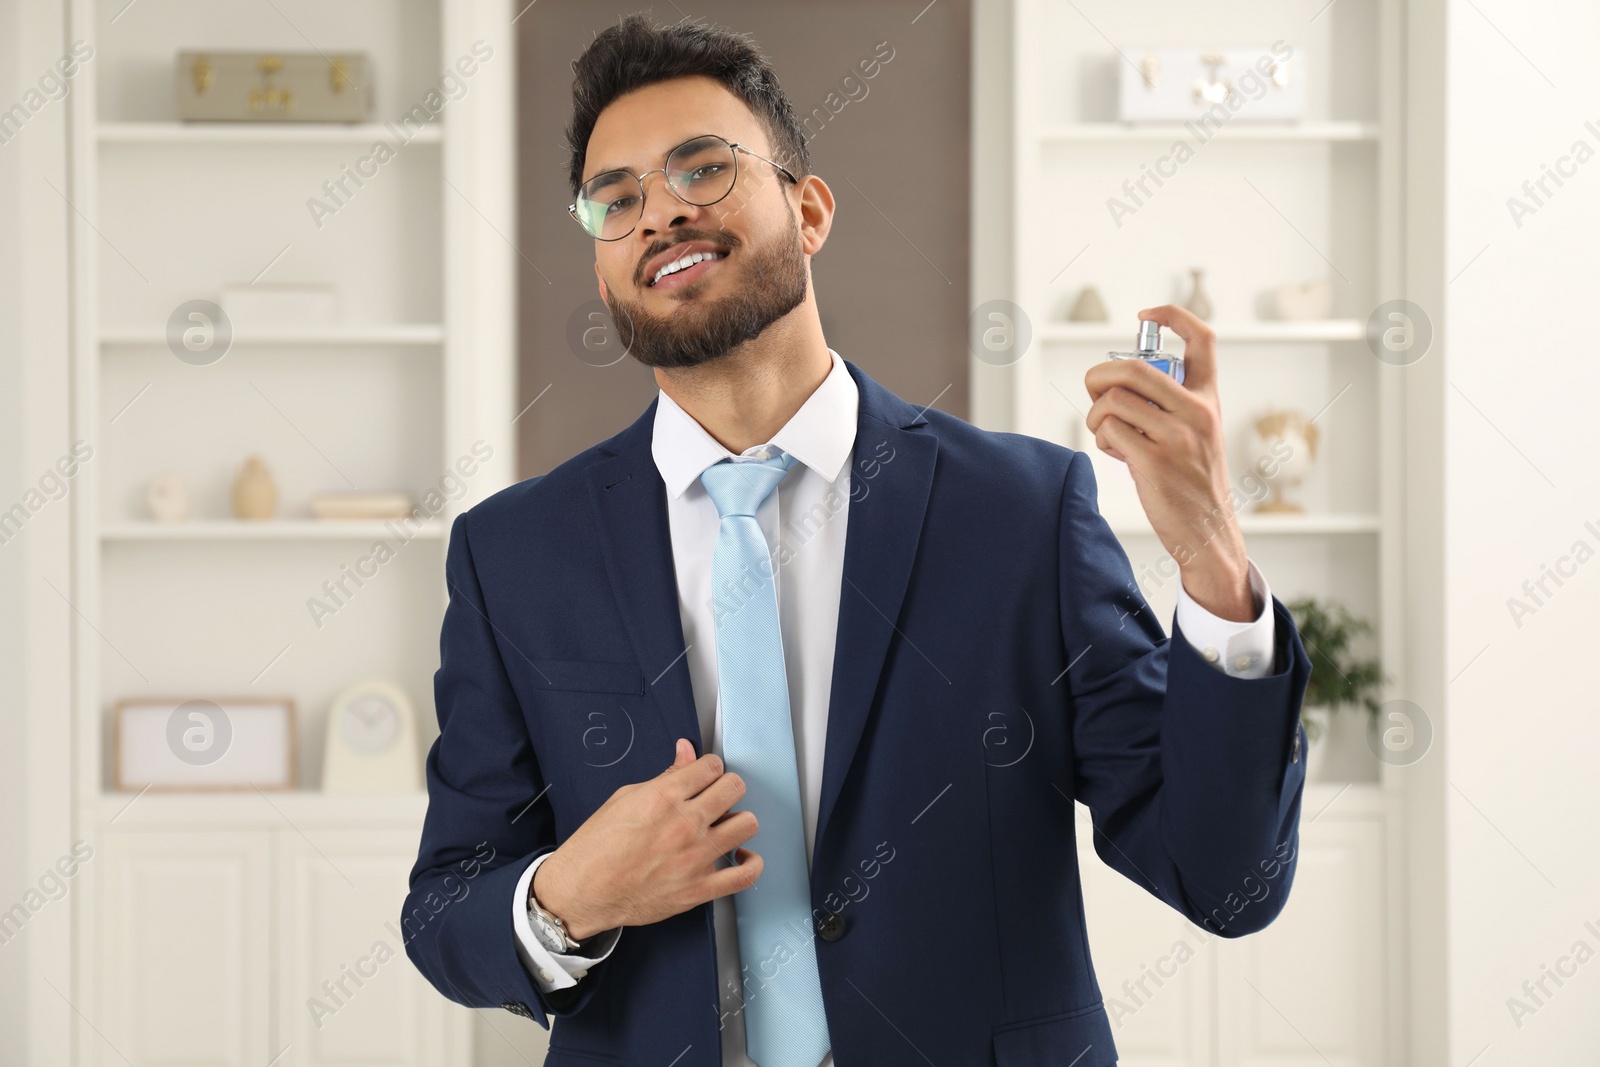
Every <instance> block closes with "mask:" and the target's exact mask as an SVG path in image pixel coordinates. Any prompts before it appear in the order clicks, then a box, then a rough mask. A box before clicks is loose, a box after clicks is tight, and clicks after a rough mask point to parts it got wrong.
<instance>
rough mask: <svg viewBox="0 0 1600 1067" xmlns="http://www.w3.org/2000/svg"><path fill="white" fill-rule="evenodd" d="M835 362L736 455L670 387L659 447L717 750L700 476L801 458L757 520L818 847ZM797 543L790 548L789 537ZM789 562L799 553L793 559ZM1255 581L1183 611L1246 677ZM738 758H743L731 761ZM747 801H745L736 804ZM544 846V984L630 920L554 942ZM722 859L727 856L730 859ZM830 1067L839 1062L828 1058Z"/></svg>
mask: <svg viewBox="0 0 1600 1067" xmlns="http://www.w3.org/2000/svg"><path fill="white" fill-rule="evenodd" d="M828 353H829V355H830V356H832V358H833V368H832V370H831V371H830V372H829V373H828V376H827V377H826V378H824V379H823V381H822V384H821V385H819V386H818V387H817V388H816V390H815V391H814V392H813V393H812V394H811V396H809V397H808V398H807V399H806V401H805V403H804V404H802V405H801V406H800V410H798V411H796V412H795V413H794V416H793V417H792V418H791V419H790V420H789V421H788V422H786V423H785V424H784V426H783V428H782V429H781V430H779V431H778V432H777V433H776V434H774V435H773V437H772V440H771V441H770V442H768V443H767V444H764V445H756V446H753V447H751V448H748V449H746V450H745V451H744V452H743V453H742V454H740V455H738V456H735V455H734V454H733V453H732V452H729V451H728V450H727V449H726V448H724V447H723V446H722V445H721V444H720V443H718V442H717V440H716V439H715V438H714V437H712V436H711V435H710V434H709V433H707V432H706V430H705V428H704V427H702V426H701V425H700V424H699V423H698V422H696V421H695V420H694V418H693V417H691V416H690V415H689V414H688V413H687V412H685V411H684V410H683V409H682V408H681V407H679V406H678V405H677V404H676V403H675V402H674V401H673V399H672V398H671V397H669V396H668V395H667V394H666V393H665V392H662V393H661V394H660V396H659V398H658V402H657V404H656V416H655V424H654V429H653V433H654V436H653V438H652V441H651V453H652V455H653V456H654V458H655V462H656V468H657V469H658V470H659V471H660V472H661V479H662V481H663V482H664V483H665V484H666V490H667V520H668V526H669V528H670V531H671V535H672V559H673V564H674V566H675V567H676V569H677V580H678V609H679V612H680V616H681V619H682V622H683V636H684V641H685V643H686V644H687V645H688V652H687V654H686V658H687V661H688V666H689V677H690V681H691V683H692V686H693V690H694V698H695V710H696V712H697V713H698V715H699V719H700V736H701V737H702V738H703V739H709V743H708V744H707V745H706V746H705V751H707V752H715V753H717V754H718V755H721V753H722V708H721V704H720V702H719V701H718V699H717V662H716V636H715V630H714V628H713V615H712V607H711V594H712V588H711V552H712V548H713V547H714V546H715V544H716V540H717V530H718V527H719V526H720V524H721V521H722V520H721V517H720V516H719V515H718V514H717V507H716V504H715V503H713V502H712V500H711V497H710V495H709V494H708V493H707V492H706V489H705V486H704V485H702V484H701V483H700V475H701V472H703V471H704V470H705V469H706V468H707V467H709V466H711V465H712V464H713V463H716V462H718V461H719V460H722V459H733V460H734V461H735V462H737V461H739V460H740V459H765V458H768V457H770V456H771V455H772V454H774V453H773V450H774V449H782V450H783V451H785V452H788V453H790V454H791V455H793V456H794V457H795V458H796V459H797V460H798V461H799V462H798V463H796V464H795V466H794V468H793V469H791V470H790V472H789V474H788V476H787V477H785V478H784V480H783V481H782V482H781V483H780V484H779V486H778V489H777V491H776V492H774V493H772V494H771V495H769V496H768V497H767V498H766V500H764V501H763V502H762V504H761V506H760V507H759V508H758V509H757V514H756V521H757V522H758V523H759V524H760V526H761V529H762V532H763V533H765V534H766V537H767V544H768V545H769V546H772V551H773V553H774V557H775V562H776V564H777V579H776V587H777V598H778V624H779V628H780V629H781V631H782V635H783V659H784V662H785V663H786V664H788V665H789V708H790V714H791V715H792V717H793V720H794V750H795V759H796V761H797V764H798V767H797V769H798V771H799V777H800V791H801V808H802V815H803V818H804V822H805V833H806V855H807V856H808V857H809V856H810V854H811V851H812V849H813V847H814V845H815V836H816V825H817V808H818V804H819V800H820V797H821V794H822V756H823V745H824V741H825V740H826V737H827V727H828V697H829V690H830V688H831V685H832V678H833V652H834V641H835V638H836V634H837V630H838V623H839V594H840V588H841V586H842V585H843V576H844V545H845V529H846V526H847V524H848V518H849V502H850V457H851V454H852V451H853V449H854V447H855V437H856V419H857V413H858V409H859V402H860V398H859V395H858V390H857V387H856V383H855V379H853V378H851V377H850V372H849V370H848V369H846V367H845V365H844V360H843V359H842V358H840V356H839V354H838V353H837V352H835V351H833V349H831V348H830V349H829V350H828ZM785 546H786V547H787V551H782V549H784V548H785ZM785 560H787V562H784V561H785ZM1249 571H1250V585H1251V588H1252V589H1254V590H1255V592H1256V595H1257V596H1258V597H1259V598H1260V603H1261V614H1260V616H1259V617H1258V618H1257V619H1255V620H1254V621H1251V622H1230V621H1228V620H1226V619H1221V618H1218V617H1217V616H1215V615H1213V614H1212V613H1211V612H1209V611H1207V610H1206V609H1205V608H1203V607H1201V606H1200V605H1199V604H1197V603H1195V602H1194V601H1193V600H1191V599H1190V597H1189V595H1188V592H1187V591H1186V590H1184V588H1183V585H1182V583H1181V582H1180V583H1179V586H1178V594H1177V596H1178V603H1177V621H1178V626H1179V627H1180V628H1182V630H1183V633H1184V636H1185V637H1186V638H1187V639H1188V640H1189V641H1190V642H1191V643H1192V644H1193V645H1194V646H1195V647H1196V648H1197V649H1200V650H1202V652H1201V654H1202V656H1203V657H1204V658H1205V659H1206V660H1207V661H1208V662H1210V663H1212V664H1213V665H1214V666H1216V667H1217V669H1219V670H1222V671H1224V672H1225V673H1227V674H1229V675H1231V676H1233V677H1236V678H1259V677H1262V676H1264V675H1265V674H1267V672H1268V671H1269V670H1270V669H1271V667H1272V649H1273V641H1274V629H1273V617H1272V594H1271V592H1270V590H1269V589H1268V587H1267V583H1266V579H1265V578H1264V577H1263V576H1262V575H1261V572H1260V571H1259V570H1257V569H1256V565H1255V563H1254V561H1251V562H1250V565H1249ZM730 769H736V768H730ZM735 807H736V808H737V805H736V806H735ZM543 859H544V857H540V859H539V860H535V861H534V862H532V863H530V864H529V865H528V869H527V870H526V871H524V872H523V874H522V878H521V880H520V881H519V882H518V885H517V893H516V895H515V897H513V900H512V910H513V914H512V921H513V924H514V927H515V930H516V934H517V949H518V955H519V956H520V958H521V959H522V962H523V965H524V966H525V967H527V969H528V973H529V974H530V975H531V976H532V978H533V981H534V984H535V985H537V986H538V987H539V988H540V989H541V990H543V991H546V992H548V991H550V990H553V989H566V988H569V987H571V986H575V985H577V983H578V981H579V979H581V978H583V977H584V976H585V975H586V974H588V971H589V968H591V967H593V966H595V965H597V964H598V963H599V962H600V961H601V960H604V959H605V958H606V957H607V956H609V955H610V954H611V951H612V949H614V948H615V947H616V944H617V941H618V939H619V937H620V935H621V932H622V928H621V927H617V928H615V929H613V930H609V931H606V932H604V933H601V934H597V935H595V937H594V938H593V939H592V941H590V942H585V945H584V953H583V954H560V953H552V952H550V951H549V950H548V949H546V948H545V947H544V946H543V945H541V944H540V943H539V941H538V938H536V937H535V936H534V934H533V929H532V927H531V926H530V924H529V923H528V915H527V910H526V907H525V905H524V902H525V901H526V900H527V896H528V886H529V885H530V884H531V883H532V881H533V872H534V871H535V870H536V869H537V868H538V865H539V863H540V862H542V861H543ZM716 865H717V866H718V867H724V866H726V865H727V860H726V857H723V858H722V859H719V860H718V861H717V864H716ZM733 899H734V898H733V897H732V896H724V897H718V898H717V899H716V900H714V901H712V918H713V924H714V928H715V930H716V944H717V974H718V977H719V984H720V986H721V991H722V1011H723V1028H722V1062H723V1064H724V1065H725V1067H752V1065H751V1061H750V1059H749V1058H748V1057H747V1056H746V1055H745V1050H744V1019H743V1016H742V1015H741V1014H740V1012H739V1008H740V1005H741V1003H742V998H741V993H740V966H739V938H738V927H737V925H736V924H735V921H734V905H733ZM820 1067H833V1057H832V1056H831V1055H829V1056H827V1057H824V1059H823V1061H822V1064H821V1065H820Z"/></svg>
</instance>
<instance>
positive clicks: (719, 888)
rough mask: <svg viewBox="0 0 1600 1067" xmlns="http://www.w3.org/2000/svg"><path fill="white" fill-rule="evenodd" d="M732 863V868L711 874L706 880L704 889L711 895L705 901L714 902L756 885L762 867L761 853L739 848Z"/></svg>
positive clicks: (725, 868)
mask: <svg viewBox="0 0 1600 1067" xmlns="http://www.w3.org/2000/svg"><path fill="white" fill-rule="evenodd" d="M734 861H735V862H734V864H733V865H732V866H729V867H724V868H723V869H722V870H720V871H715V872H713V873H712V875H711V877H710V878H709V879H707V880H706V889H707V891H708V892H709V893H710V894H711V895H710V896H709V897H707V898H706V899H707V900H715V899H716V898H717V897H725V896H728V895H730V894H733V893H738V892H741V891H742V890H745V889H749V888H750V887H751V886H753V885H755V884H756V879H758V878H760V877H761V870H762V867H763V861H762V859H761V853H759V852H751V851H750V850H749V849H747V848H741V849H740V850H739V851H738V853H736V854H735V856H734Z"/></svg>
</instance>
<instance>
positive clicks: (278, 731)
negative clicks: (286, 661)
mask: <svg viewBox="0 0 1600 1067" xmlns="http://www.w3.org/2000/svg"><path fill="white" fill-rule="evenodd" d="M114 719H115V727H116V739H115V743H114V745H113V753H114V756H113V759H114V763H113V766H114V773H115V779H116V787H117V789H119V790H122V791H136V790H143V789H149V790H151V791H166V792H242V791H245V790H255V789H260V790H269V791H280V792H281V791H289V790H294V789H296V788H298V780H297V779H298V775H297V773H296V767H297V764H298V759H297V751H296V750H297V741H296V733H297V731H296V729H295V719H296V715H295V702H294V699H293V698H292V697H256V696H249V697H130V698H127V699H124V700H120V701H118V702H117V705H116V711H115V715H114Z"/></svg>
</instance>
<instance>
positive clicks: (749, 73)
mask: <svg viewBox="0 0 1600 1067" xmlns="http://www.w3.org/2000/svg"><path fill="white" fill-rule="evenodd" d="M572 71H573V74H574V75H575V76H574V78H573V79H572V121H571V122H570V123H569V124H568V125H567V147H568V149H569V150H570V151H571V153H572V157H571V163H570V171H569V173H568V180H569V182H570V183H571V185H572V193H573V195H574V196H576V195H577V193H578V188H579V186H581V185H582V184H583V162H584V157H585V156H586V155H587V154H588V151H589V137H590V135H591V134H593V133H594V125H595V122H596V121H598V120H599V118H600V112H602V111H604V110H605V109H606V107H607V106H608V105H610V104H611V102H612V101H614V100H616V99H617V97H619V96H622V95H623V94H624V93H628V92H632V91H633V90H634V89H640V88H643V87H644V86H646V85H654V84H655V83H656V82H662V81H667V80H669V79H671V78H684V77H690V76H693V75H697V74H698V75H703V76H705V77H708V78H714V79H716V80H717V81H719V82H721V83H722V84H723V85H724V86H726V87H727V88H728V90H729V91H730V92H731V93H733V94H734V95H735V96H737V97H738V98H739V99H741V100H743V101H744V102H745V105H746V106H747V107H749V108H750V110H751V111H752V112H754V113H755V116H756V118H757V119H758V120H760V122H761V125H762V126H763V127H764V128H765V130H766V132H767V138H768V140H769V141H771V142H772V152H773V159H774V161H775V162H777V163H781V164H783V165H784V166H785V167H788V168H789V170H791V171H792V172H794V174H795V175H796V176H797V177H799V176H804V175H805V174H807V173H809V172H810V170H811V154H810V152H809V151H808V149H807V147H806V137H805V131H804V130H803V129H802V128H801V126H800V122H799V120H798V119H796V118H795V113H794V108H793V107H791V106H790V104H789V98H788V97H787V96H785V95H784V94H783V89H782V88H781V87H780V86H779V85H778V75H777V73H776V72H775V71H773V69H772V64H771V63H770V62H769V61H768V60H767V57H766V55H764V54H763V53H762V51H761V50H760V49H759V48H757V47H756V45H755V44H754V43H753V42H752V41H751V40H750V39H749V38H748V37H747V36H745V35H743V34H737V33H732V32H730V31H728V30H722V29H717V28H716V27H712V26H701V25H696V24H694V23H690V22H678V23H674V24H673V25H671V26H659V25H656V24H654V23H652V22H650V20H649V19H647V18H646V17H645V16H644V15H642V14H637V13H636V14H632V15H624V16H623V17H622V18H621V19H620V20H619V21H618V23H617V24H616V25H615V26H608V27H606V28H605V29H604V30H601V31H600V32H599V33H597V34H596V35H595V38H594V40H593V41H592V42H590V44H589V47H588V48H586V49H584V51H583V55H581V56H579V57H578V58H577V59H576V60H574V61H573V64H572Z"/></svg>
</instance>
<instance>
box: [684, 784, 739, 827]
mask: <svg viewBox="0 0 1600 1067" xmlns="http://www.w3.org/2000/svg"><path fill="white" fill-rule="evenodd" d="M744 794H745V783H744V779H743V778H741V777H739V775H738V774H737V773H736V772H734V771H727V772H725V773H724V774H723V775H722V776H721V777H720V778H718V779H717V780H716V781H714V782H712V783H711V784H710V785H708V786H706V787H705V789H703V790H701V791H700V794H699V795H698V796H696V797H695V798H694V799H693V800H691V801H690V802H689V809H690V810H691V811H693V812H694V813H695V815H696V816H698V817H699V819H700V821H701V823H702V824H706V825H709V824H710V823H713V822H715V821H716V820H717V819H718V818H720V817H722V816H723V815H725V814H727V812H728V809H729V808H731V807H733V806H734V805H735V804H737V803H738V802H739V800H740V798H742V797H743V796H744Z"/></svg>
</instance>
